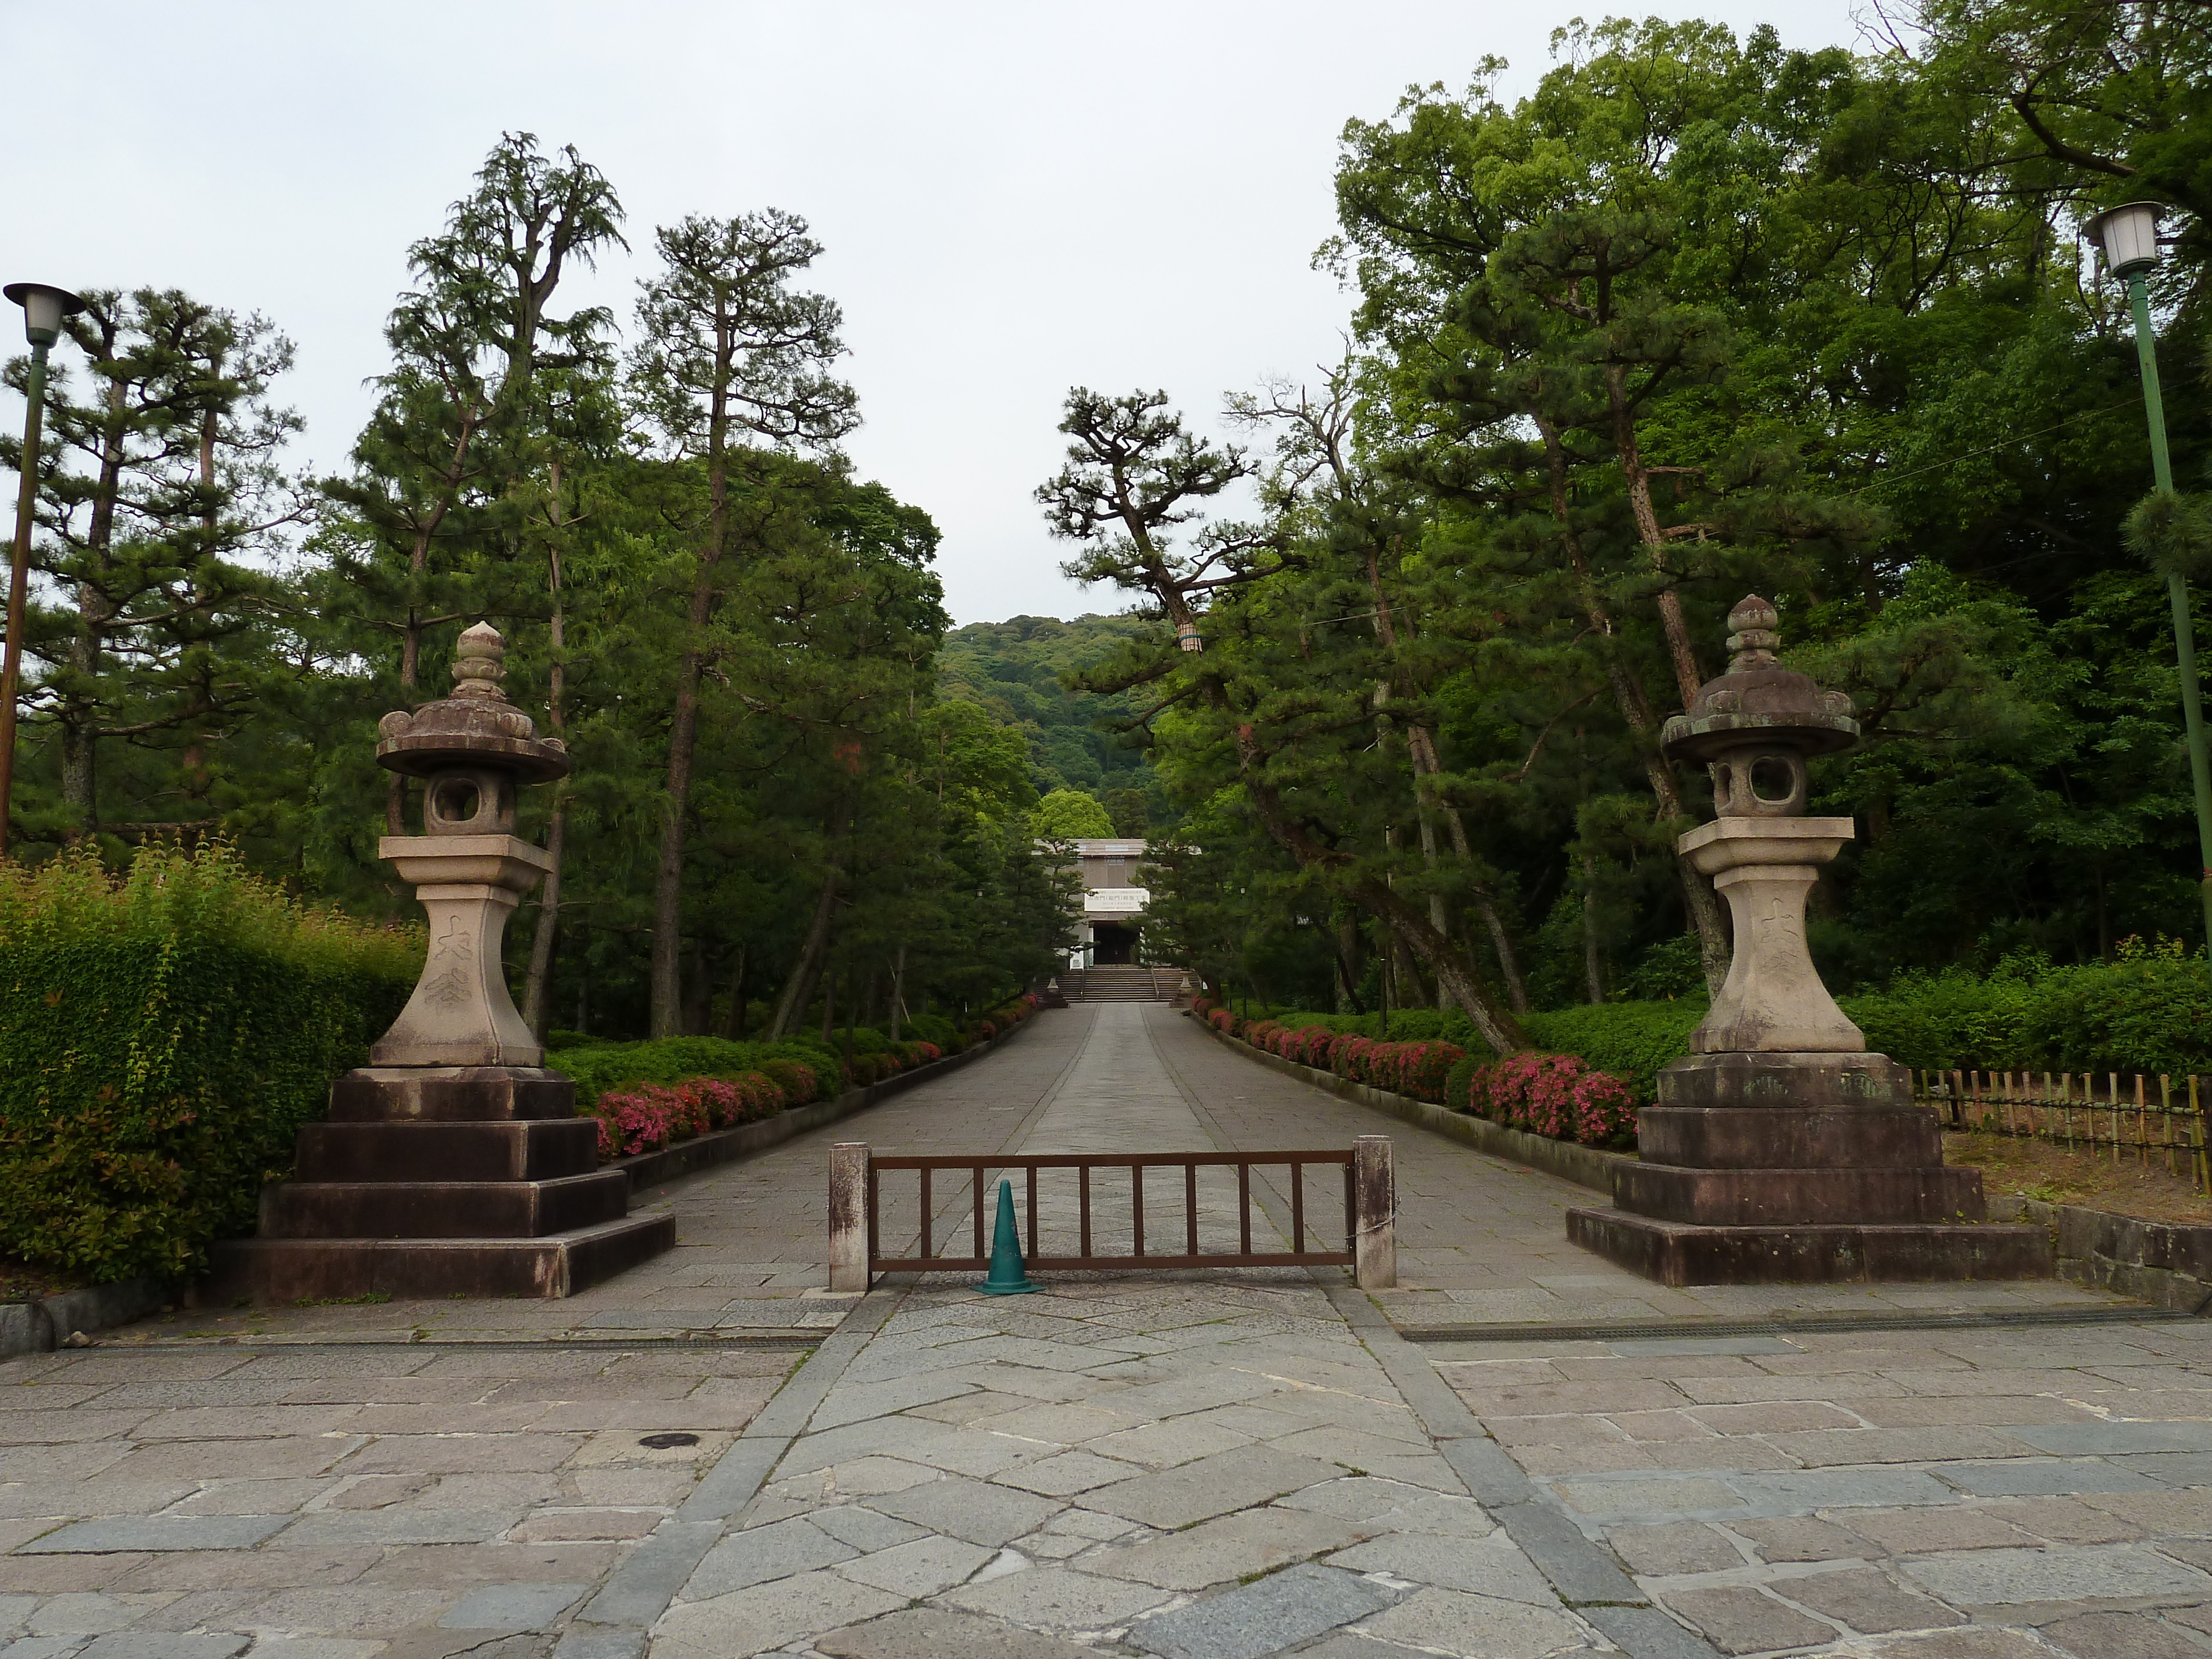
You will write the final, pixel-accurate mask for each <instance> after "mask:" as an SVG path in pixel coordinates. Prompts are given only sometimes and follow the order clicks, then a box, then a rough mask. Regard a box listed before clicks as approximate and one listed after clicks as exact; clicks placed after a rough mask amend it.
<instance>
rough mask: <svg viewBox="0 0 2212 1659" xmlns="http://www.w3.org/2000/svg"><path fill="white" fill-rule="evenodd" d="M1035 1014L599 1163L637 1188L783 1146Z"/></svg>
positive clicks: (971, 1053)
mask: <svg viewBox="0 0 2212 1659" xmlns="http://www.w3.org/2000/svg"><path fill="white" fill-rule="evenodd" d="M1035 1018H1036V1016H1035V1015H1031V1016H1030V1018H1029V1019H1025V1020H1024V1021H1023V1022H1022V1023H1021V1024H1018V1025H1017V1026H1015V1027H1014V1029H1013V1030H1011V1031H1007V1032H1006V1033H1004V1034H1002V1035H1001V1036H994V1037H993V1038H991V1039H990V1040H989V1041H988V1042H979V1043H976V1044H975V1045H974V1046H973V1047H971V1048H963V1049H962V1050H961V1051H960V1052H959V1053H958V1054H947V1055H946V1056H945V1058H944V1059H943V1060H932V1061H931V1062H930V1063H929V1064H928V1065H927V1066H917V1067H915V1069H914V1070H913V1071H911V1072H901V1073H899V1074H898V1075H897V1076H896V1077H887V1078H885V1079H884V1080H883V1081H882V1082H881V1083H871V1084H869V1085H867V1086H866V1087H865V1088H860V1089H848V1090H846V1091H845V1092H844V1093H843V1094H842V1095H839V1096H838V1097H836V1099H834V1100H820V1101H817V1102H815V1103H814V1104H812V1105H811V1106H800V1107H796V1108H794V1109H792V1110H790V1111H787V1112H779V1113H777V1114H776V1115H775V1116H774V1117H770V1118H763V1119H762V1120H761V1121H759V1122H758V1123H741V1124H739V1125H738V1127H736V1128H734V1129H716V1130H714V1132H712V1133H708V1134H703V1135H700V1136H697V1137H696V1138H695V1139H690V1140H685V1141H679V1142H678V1144H677V1145H675V1146H664V1147H662V1148H661V1149H660V1150H659V1152H638V1153H635V1154H634V1155H633V1156H631V1157H629V1158H610V1159H609V1160H608V1161H607V1162H606V1163H605V1164H600V1165H599V1168H600V1169H602V1170H621V1171H622V1172H623V1174H624V1175H627V1176H629V1189H630V1191H631V1192H633V1193H636V1192H641V1191H642V1190H643V1189H645V1188H647V1187H658V1186H659V1185H661V1184H662V1183H663V1182H670V1181H674V1180H676V1179H677V1178H678V1176H688V1175H696V1174H697V1173H698V1172H699V1171H700V1170H711V1169H713V1168H714V1166H715V1165H716V1164H729V1163H732V1162H734V1161H735V1160H736V1159H738V1158H750V1157H751V1156H752V1155H753V1154H754V1153H755V1152H766V1151H767V1150H768V1149H769V1147H771V1146H781V1145H782V1144H783V1143H784V1142H785V1141H787V1140H790V1139H794V1138H796V1137H797V1136H799V1135H803V1134H805V1133H807V1132H808V1131H810V1130H813V1129H819V1128H821V1127H823V1125H824V1124H829V1123H836V1122H838V1121H841V1120H842V1119H844V1118H848V1117H850V1116H852V1115H854V1113H855V1112H865V1111H866V1110H867V1109H868V1108H869V1107H871V1106H877V1105H880V1104H881V1103H883V1102H884V1101H885V1100H888V1099H889V1098H890V1097H891V1096H893V1095H896V1094H899V1093H901V1092H902V1091H905V1090H908V1089H911V1088H914V1087H915V1086H917V1085H921V1084H924V1083H928V1082H931V1081H933V1079H938V1078H940V1077H943V1076H945V1075H946V1074H947V1073H951V1072H957V1071H958V1070H959V1069H960V1068H961V1067H962V1066H966V1065H968V1064H969V1063H970V1062H972V1061H975V1060H980V1059H981V1058H982V1057H983V1056H984V1055H985V1054H996V1053H997V1052H998V1050H999V1048H1000V1046H1001V1045H1003V1044H1004V1043H1006V1042H1010V1041H1012V1039H1013V1038H1015V1037H1017V1036H1020V1035H1021V1034H1022V1033H1023V1032H1024V1031H1026V1030H1029V1028H1030V1024H1032V1023H1033V1021H1034V1020H1035ZM556 1069H557V1066H556Z"/></svg>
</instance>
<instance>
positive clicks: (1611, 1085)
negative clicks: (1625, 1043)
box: [1447, 1054, 1636, 1146]
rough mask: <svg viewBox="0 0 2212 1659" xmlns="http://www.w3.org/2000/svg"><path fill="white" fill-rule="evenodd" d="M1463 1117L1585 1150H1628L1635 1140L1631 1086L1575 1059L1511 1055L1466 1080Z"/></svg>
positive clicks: (1458, 1105) (1455, 1103) (1456, 1103)
mask: <svg viewBox="0 0 2212 1659" xmlns="http://www.w3.org/2000/svg"><path fill="white" fill-rule="evenodd" d="M1447 1104H1448V1105H1450V1106H1453V1107H1455V1108H1456V1109H1459V1110H1461V1111H1466V1112H1473V1113H1474V1114H1476V1115H1479V1116H1481V1117H1486V1118H1489V1119H1491V1120H1492V1121H1493V1122H1498V1123H1503V1124H1505V1125H1507V1126H1508V1127H1511V1128H1516V1129H1526V1130H1528V1131H1529V1132H1530V1133H1533V1134H1540V1135H1549V1136H1550V1137H1551V1138H1552V1139H1554V1140H1575V1141H1580V1142H1581V1143H1582V1144H1583V1146H1627V1145H1630V1144H1632V1143H1633V1142H1634V1140H1635V1139H1636V1099H1635V1097H1634V1096H1633V1095H1632V1094H1631V1093H1630V1092H1629V1091H1628V1085H1626V1084H1625V1083H1623V1082H1622V1081H1621V1080H1620V1079H1619V1078H1617V1077H1614V1076H1613V1075H1611V1074H1610V1073H1606V1072H1601V1071H1597V1070H1595V1068H1593V1067H1592V1066H1590V1065H1589V1062H1588V1061H1587V1060H1583V1059H1581V1058H1579V1057H1578V1056H1577V1055H1574V1054H1509V1055H1507V1056H1506V1057H1505V1058H1504V1060H1499V1061H1498V1063H1497V1064H1496V1065H1494V1066H1480V1067H1478V1068H1477V1069H1476V1070H1475V1071H1474V1073H1473V1074H1472V1075H1471V1076H1470V1077H1469V1078H1468V1096H1467V1099H1466V1100H1465V1101H1464V1102H1461V1101H1456V1100H1455V1101H1449V1102H1447Z"/></svg>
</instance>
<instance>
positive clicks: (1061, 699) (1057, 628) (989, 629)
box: [938, 616, 1166, 828]
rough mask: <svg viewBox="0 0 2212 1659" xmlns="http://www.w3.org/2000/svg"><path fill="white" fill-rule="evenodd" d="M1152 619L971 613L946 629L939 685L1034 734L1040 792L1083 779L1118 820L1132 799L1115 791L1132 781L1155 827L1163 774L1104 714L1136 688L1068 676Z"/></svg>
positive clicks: (1124, 706) (1122, 709)
mask: <svg viewBox="0 0 2212 1659" xmlns="http://www.w3.org/2000/svg"><path fill="white" fill-rule="evenodd" d="M1144 627H1145V624H1144V623H1140V622H1139V621H1137V620H1136V619H1135V618H1134V617H1097V616H1089V617H1075V618H1073V620H1071V621H1066V622H1063V621H1061V620H1060V619H1059V618H1058V617H1009V618H1007V620H1006V621H1005V622H1000V623H969V624H967V626H965V627H963V628H957V629H953V630H952V632H951V633H950V634H947V635H945V645H944V647H943V649H942V650H940V651H939V653H938V664H939V673H940V675H941V681H940V684H941V689H942V690H943V693H944V695H945V696H957V697H966V698H968V699H969V700H971V701H973V702H977V703H979V704H981V705H982V706H983V707H984V708H988V709H990V710H991V711H992V713H993V714H994V716H995V717H997V718H998V719H1000V720H1004V721H1005V722H1006V724H1008V725H1010V726H1015V727H1016V728H1018V730H1019V731H1020V732H1022V734H1023V736H1024V738H1025V739H1026V740H1027V742H1028V744H1029V758H1030V779H1031V781H1033V782H1034V783H1035V784H1036V789H1037V793H1039V794H1040V795H1042V794H1046V793H1049V792H1050V791H1052V790H1054V789H1056V788H1061V787H1066V788H1071V789H1080V790H1083V791H1085V793H1089V794H1092V795H1096V796H1097V797H1098V799H1101V800H1102V801H1106V803H1107V806H1108V810H1109V811H1115V808H1116V806H1117V805H1118V806H1119V807H1120V808H1121V811H1118V812H1116V813H1115V816H1116V819H1117V824H1116V827H1117V828H1119V827H1121V820H1122V819H1124V818H1126V817H1127V813H1128V811H1129V809H1130V806H1131V803H1130V802H1128V801H1127V799H1123V800H1121V801H1120V802H1118V803H1117V802H1116V801H1115V800H1111V799H1109V796H1114V795H1118V794H1121V793H1123V792H1130V791H1133V792H1135V793H1137V794H1139V795H1140V796H1142V797H1143V798H1144V800H1145V809H1144V810H1145V813H1146V819H1147V821H1148V822H1149V823H1150V824H1151V825H1152V826H1153V827H1158V825H1160V824H1161V823H1162V822H1163V820H1164V808H1165V805H1166V803H1165V801H1164V799H1163V797H1162V796H1161V793H1160V791H1159V787H1158V777H1157V775H1155V774H1154V772H1153V770H1152V766H1151V764H1150V763H1149V762H1147V761H1146V758H1145V757H1144V755H1143V753H1142V752H1141V751H1139V750H1135V749H1131V748H1124V747H1122V746H1121V743H1120V741H1119V740H1117V739H1116V738H1115V736H1114V734H1113V733H1112V732H1109V731H1107V730H1105V729H1104V728H1103V726H1102V725H1101V722H1102V721H1106V720H1112V719H1114V718H1115V717H1116V716H1122V715H1126V714H1127V713H1128V712H1129V708H1130V704H1129V698H1128V696H1127V694H1126V693H1125V694H1122V695H1121V696H1112V697H1101V696H1092V695H1091V693H1089V692H1085V691H1071V690H1067V689H1066V687H1065V686H1063V685H1062V684H1060V676H1061V675H1062V674H1064V673H1067V672H1071V671H1073V670H1076V669H1078V668H1082V667H1085V666H1088V665H1091V664H1093V663H1096V662H1098V661H1100V660H1101V659H1104V658H1106V657H1109V656H1111V655H1112V654H1113V653H1114V651H1115V647H1118V646H1119V645H1120V644H1121V642H1122V641H1125V640H1127V639H1130V638H1133V636H1135V635H1137V634H1138V633H1139V632H1140V631H1141V630H1142V629H1143V628H1144Z"/></svg>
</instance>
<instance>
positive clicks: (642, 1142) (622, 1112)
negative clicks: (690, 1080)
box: [592, 1086, 676, 1158]
mask: <svg viewBox="0 0 2212 1659" xmlns="http://www.w3.org/2000/svg"><path fill="white" fill-rule="evenodd" d="M675 1104H676V1091H674V1090H673V1089H663V1088H659V1087H653V1086H647V1087H644V1088H639V1089H610V1090H608V1091H606V1092H605V1094H603V1095H601V1096H600V1097H599V1104H598V1105H597V1106H595V1107H594V1108H593V1109H592V1116H593V1117H595V1118H596V1119H598V1120H599V1156H600V1157H601V1158H634V1157H635V1156H636V1155H637V1154H638V1153H640V1152H656V1151H658V1150H659V1148H661V1147H663V1146H666V1145H667V1144H668V1137H669V1133H670V1131H671V1128H672V1127H673V1126H674V1121H675Z"/></svg>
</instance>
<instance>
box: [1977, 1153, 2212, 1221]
mask: <svg viewBox="0 0 2212 1659" xmlns="http://www.w3.org/2000/svg"><path fill="white" fill-rule="evenodd" d="M1943 1161H1944V1162H1945V1163H1946V1164H1960V1165H1971V1166H1972V1167H1973V1168H1975V1169H1978V1170H1980V1171H1981V1172H1982V1185H1983V1188H1984V1190H1986V1191H1987V1192H1988V1194H1989V1195H1990V1197H1991V1198H2000V1197H2006V1196H2010V1195H2014V1194H2017V1195H2018V1196H2020V1197H2022V1198H2030V1199H2033V1200H2036V1201H2037V1202H2039V1203H2043V1204H2076V1205H2080V1206H2082V1207H2084V1208H2086V1209H2092V1210H2110V1211H2112V1212H2114V1213H2115V1214H2118V1215H2131V1216H2135V1217H2136V1218H2139V1219H2141V1220H2144V1221H2164V1222H2171V1223H2175V1224H2179V1225H2190V1226H2203V1225H2208V1224H2212V1198H2208V1197H2207V1196H2206V1195H2205V1194H2203V1193H2200V1192H2198V1191H2197V1186H2196V1183H2195V1182H2193V1181H2191V1179H2190V1177H2189V1176H2185V1175H2173V1174H2170V1173H2168V1171H2167V1170H2166V1163H2165V1159H2164V1158H2163V1156H2162V1155H2161V1154H2159V1153H2157V1152H2153V1154H2152V1155H2151V1158H2150V1159H2149V1161H2148V1162H2147V1163H2146V1162H2142V1161H2139V1160H2138V1159H2137V1158H2136V1151H2135V1148H2133V1147H2132V1146H2123V1147H2121V1148H2120V1156H2119V1158H2118V1160H2117V1161H2115V1160H2114V1158H2113V1157H2112V1149H2111V1148H2110V1147H2106V1148H2104V1149H2103V1150H2101V1151H2099V1152H2090V1151H2088V1150H2087V1149H2086V1148H2085V1149H2083V1150H2081V1151H2077V1152H2068V1151H2067V1150H2066V1149H2065V1148H2064V1147H2063V1146H2052V1145H2051V1144H2050V1143H2049V1142H2047V1141H2041V1140H2029V1139H2025V1138H2024V1137H2021V1136H2016V1135H1998V1134H1984V1133H1980V1132H1978V1131H1974V1130H1966V1131H1959V1130H1952V1131H1948V1132H1946V1133H1945V1134H1944V1136H1943ZM2175 1161H2176V1162H2177V1163H2179V1162H2180V1161H2181V1160H2180V1158H2179V1157H2177V1158H2176V1160H2175Z"/></svg>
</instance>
